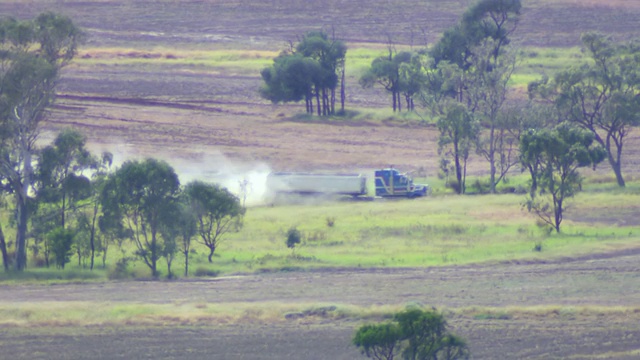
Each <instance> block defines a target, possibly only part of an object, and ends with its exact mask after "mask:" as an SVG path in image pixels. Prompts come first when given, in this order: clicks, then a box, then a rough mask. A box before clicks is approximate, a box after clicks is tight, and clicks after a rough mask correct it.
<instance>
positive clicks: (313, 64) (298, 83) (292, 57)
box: [260, 53, 321, 114]
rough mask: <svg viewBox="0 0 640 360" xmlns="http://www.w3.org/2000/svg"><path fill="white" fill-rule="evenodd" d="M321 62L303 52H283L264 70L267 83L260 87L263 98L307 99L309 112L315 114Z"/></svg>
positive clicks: (263, 75)
mask: <svg viewBox="0 0 640 360" xmlns="http://www.w3.org/2000/svg"><path fill="white" fill-rule="evenodd" d="M320 73H321V69H320V64H319V63H318V62H317V61H316V60H314V59H311V58H308V57H304V56H302V55H301V54H289V53H282V54H280V56H278V57H277V58H275V59H274V60H273V66H271V67H269V68H265V69H263V70H262V72H261V75H262V79H263V80H264V82H265V84H264V86H263V87H262V88H261V89H260V94H261V95H262V97H263V98H265V99H267V100H270V101H271V102H273V103H280V102H298V101H300V100H303V99H304V100H305V104H306V110H307V113H309V114H313V112H314V108H313V91H314V86H315V84H317V83H319V82H320V80H319V76H320Z"/></svg>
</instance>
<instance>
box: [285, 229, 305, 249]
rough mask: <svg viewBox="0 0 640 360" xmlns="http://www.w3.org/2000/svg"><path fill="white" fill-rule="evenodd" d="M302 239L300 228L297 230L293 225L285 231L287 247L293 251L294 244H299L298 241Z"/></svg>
mask: <svg viewBox="0 0 640 360" xmlns="http://www.w3.org/2000/svg"><path fill="white" fill-rule="evenodd" d="M301 240H302V234H301V233H300V230H298V229H297V228H295V227H292V228H290V229H289V230H288V231H287V242H286V244H287V247H288V248H289V249H291V250H293V251H295V248H296V245H297V244H300V241H301Z"/></svg>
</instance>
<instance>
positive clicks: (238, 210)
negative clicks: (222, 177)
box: [184, 181, 245, 263]
mask: <svg viewBox="0 0 640 360" xmlns="http://www.w3.org/2000/svg"><path fill="white" fill-rule="evenodd" d="M184 193H185V194H186V196H187V197H188V202H189V207H190V210H191V211H192V212H193V214H194V215H195V218H196V221H197V229H198V230H197V231H198V235H199V237H200V243H202V244H203V245H204V246H206V247H207V248H208V249H209V256H208V259H209V262H210V263H211V262H213V254H214V253H215V251H216V249H217V248H218V246H219V244H220V241H221V240H222V239H223V238H224V235H226V234H228V233H230V232H232V231H237V230H238V227H239V226H240V225H241V224H242V223H241V222H239V221H238V219H239V218H241V217H242V216H243V215H244V212H245V210H244V208H243V207H242V206H241V205H240V200H239V199H238V197H237V196H235V195H233V194H232V193H231V192H229V190H227V189H226V188H223V187H220V186H219V185H214V184H208V183H205V182H202V181H193V182H190V183H188V184H187V185H186V186H185V188H184Z"/></svg>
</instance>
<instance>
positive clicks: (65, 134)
mask: <svg viewBox="0 0 640 360" xmlns="http://www.w3.org/2000/svg"><path fill="white" fill-rule="evenodd" d="M85 143H86V138H85V137H84V135H82V134H81V133H80V132H78V131H77V130H73V129H66V130H63V131H61V132H60V133H59V134H58V136H57V137H56V139H55V140H54V143H53V145H50V146H47V147H45V148H44V149H42V152H41V155H40V161H39V162H38V167H37V179H38V198H39V199H41V201H43V202H46V203H55V204H56V206H57V207H58V208H59V209H58V213H59V224H60V226H61V227H63V228H66V223H67V213H68V212H73V211H75V210H76V209H77V206H78V203H79V202H80V201H82V200H85V199H86V198H88V197H89V196H90V195H91V190H90V185H91V184H90V180H89V178H87V177H86V176H85V175H83V172H84V171H86V170H88V169H89V168H95V167H96V166H97V164H96V163H97V161H96V160H95V159H94V157H93V156H92V155H91V153H90V152H89V150H87V149H86V148H85Z"/></svg>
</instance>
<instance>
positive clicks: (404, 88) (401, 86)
mask: <svg viewBox="0 0 640 360" xmlns="http://www.w3.org/2000/svg"><path fill="white" fill-rule="evenodd" d="M412 57H413V54H412V53H411V52H408V51H402V52H399V53H394V51H393V49H392V48H391V47H389V54H388V55H387V56H381V57H378V58H375V59H374V60H373V62H371V67H370V68H369V69H367V71H366V72H365V73H364V74H363V75H362V77H361V78H360V85H362V87H364V88H369V87H372V86H373V85H374V84H379V85H381V86H382V87H383V88H384V89H385V90H387V91H388V92H389V93H391V100H392V101H391V103H392V108H393V111H402V101H401V99H400V95H401V94H402V93H403V92H405V93H406V94H408V96H409V97H408V98H407V101H408V102H409V105H408V110H411V103H412V102H411V96H412V95H413V94H415V93H416V92H417V90H418V88H419V85H418V82H417V79H413V78H412V77H411V75H412V74H414V75H415V74H416V73H417V74H419V69H418V71H415V68H414V67H410V66H409V65H414V64H415V63H412V61H411V60H412ZM414 80H416V81H414Z"/></svg>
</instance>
